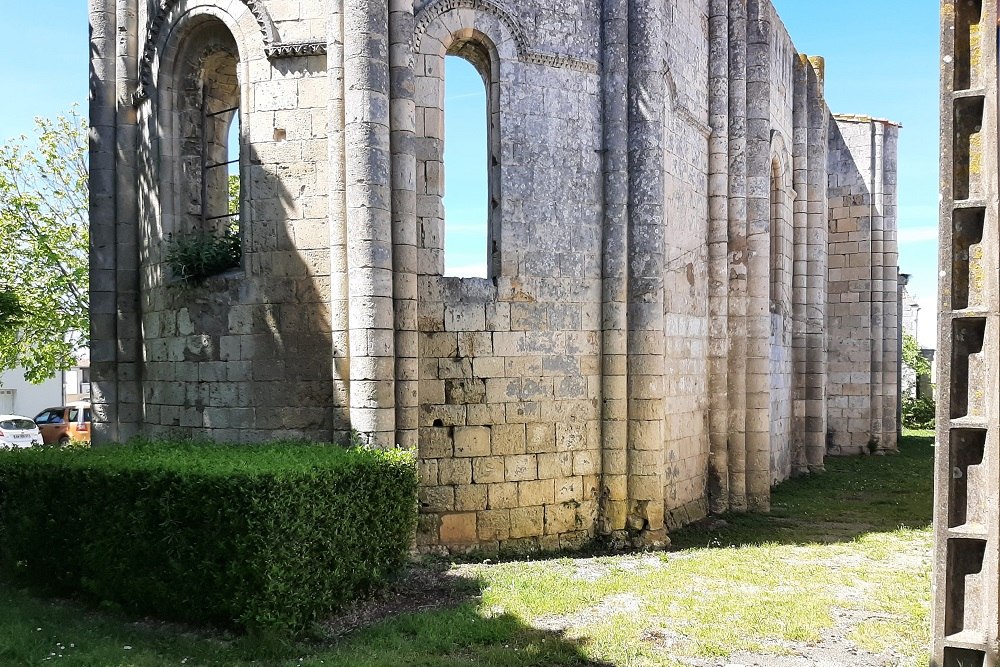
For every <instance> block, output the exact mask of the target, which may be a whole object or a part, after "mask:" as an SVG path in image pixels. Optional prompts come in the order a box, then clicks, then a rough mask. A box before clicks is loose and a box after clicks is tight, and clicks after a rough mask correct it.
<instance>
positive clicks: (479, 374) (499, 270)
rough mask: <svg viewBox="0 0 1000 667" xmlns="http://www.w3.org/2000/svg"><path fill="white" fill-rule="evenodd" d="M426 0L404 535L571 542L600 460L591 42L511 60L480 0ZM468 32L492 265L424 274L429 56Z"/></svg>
mask: <svg viewBox="0 0 1000 667" xmlns="http://www.w3.org/2000/svg"><path fill="white" fill-rule="evenodd" d="M443 7H444V6H443V5H440V4H439V5H434V6H432V7H430V8H428V9H426V13H425V14H421V15H420V17H419V19H418V35H419V45H418V47H417V56H416V58H417V60H416V69H417V74H416V77H415V99H416V117H417V123H416V169H417V197H416V212H417V227H418V230H419V232H418V237H419V241H418V244H417V253H418V257H419V262H418V267H419V268H418V271H417V297H418V303H419V306H418V328H419V355H418V356H419V377H420V380H419V382H420V384H419V406H420V407H419V417H418V419H419V452H420V459H421V475H422V480H423V488H422V490H421V511H422V512H423V514H422V518H421V522H420V529H419V535H418V543H419V544H422V545H433V544H448V545H454V546H461V545H477V544H478V545H484V546H489V545H490V544H492V545H494V546H495V545H497V544H499V543H501V542H502V543H505V544H506V545H508V546H509V547H510V548H514V549H524V550H526V551H530V550H536V549H538V548H543V549H557V548H571V547H573V546H578V545H580V544H582V543H583V542H584V541H586V540H588V539H590V538H592V537H593V535H594V526H595V519H596V513H597V490H598V487H599V481H598V474H599V472H600V463H601V461H600V444H601V443H600V422H599V418H600V411H599V403H598V398H599V396H600V393H599V392H600V356H599V354H600V304H601V268H602V267H601V255H602V253H601V224H602V220H601V201H600V199H599V197H600V192H601V188H600V179H601V156H600V146H601V127H600V124H599V122H598V120H599V118H600V103H601V99H600V96H599V92H600V81H599V79H598V77H597V74H596V63H597V57H598V54H597V44H596V41H594V40H589V41H585V42H584V43H580V44H579V45H578V47H577V49H575V51H576V52H577V53H580V54H581V55H582V56H583V57H584V58H586V59H581V60H579V61H574V62H573V63H572V65H573V66H562V67H552V66H551V65H547V64H535V63H531V62H524V61H523V60H522V59H521V58H520V56H519V54H518V52H517V50H516V49H515V37H516V35H515V34H512V32H511V27H510V26H509V25H507V24H505V22H503V21H501V20H500V19H499V18H498V17H497V16H496V15H495V14H492V13H490V12H488V11H486V10H485V7H483V6H476V5H475V3H473V6H471V7H470V6H463V7H461V8H457V9H444V10H443V11H442V9H443ZM565 9H566V10H567V11H568V12H570V13H571V14H574V15H576V16H578V17H579V18H578V20H580V21H583V25H582V27H581V28H579V30H581V32H580V33H577V32H576V30H577V29H576V28H575V29H574V31H573V32H572V33H566V37H567V39H568V40H570V41H571V42H572V40H573V39H575V38H578V37H579V35H581V34H583V35H596V34H598V33H599V25H598V24H597V14H596V11H595V8H594V7H587V6H586V5H585V4H581V5H580V6H579V7H577V8H569V7H566V8H565ZM525 11H527V12H529V13H536V12H537V13H538V15H539V17H544V16H547V15H548V12H547V10H546V9H545V8H543V7H527V6H526V7H525ZM539 20H541V21H542V23H543V24H544V23H545V21H544V20H543V19H541V18H540V19H539ZM572 25H574V26H576V23H575V22H574V23H573V24H572ZM473 27H474V30H475V34H473V35H470V34H468V33H467V32H463V31H465V30H467V29H471V28H473ZM563 31H564V32H565V29H563ZM547 34H548V33H547ZM470 37H471V38H473V39H470ZM549 38H551V35H549ZM464 41H469V42H470V43H469V44H465V43H464ZM476 46H478V47H482V48H483V49H484V51H485V54H484V55H485V57H484V58H483V60H484V61H485V62H484V63H483V64H482V65H481V72H484V71H485V74H486V78H487V80H489V81H490V88H489V95H490V96H491V97H492V98H493V105H492V107H493V110H494V111H493V113H491V132H490V134H491V136H490V144H491V146H490V150H491V153H492V154H493V155H494V156H495V158H496V159H497V161H498V162H499V163H500V164H502V165H503V169H502V170H498V172H494V174H493V175H491V177H494V178H496V182H495V185H494V188H493V192H492V200H493V206H494V210H493V211H492V212H491V218H492V220H491V225H495V227H494V229H493V233H492V234H491V237H492V246H491V249H492V252H491V256H490V257H489V261H490V264H491V266H490V268H491V275H493V276H494V278H493V279H481V278H454V277H443V276H442V274H443V272H444V250H443V242H444V227H445V226H446V225H447V224H448V219H447V217H448V216H447V211H445V210H444V208H443V203H442V197H443V194H444V192H443V190H444V187H443V186H444V171H445V169H446V166H445V165H444V164H443V159H442V155H443V150H444V146H443V140H444V136H443V129H444V128H443V122H444V121H443V111H444V110H443V86H444V84H445V82H444V81H443V74H444V58H445V55H446V54H447V53H449V52H452V53H454V52H456V51H460V50H462V49H471V48H474V47H476ZM474 62H476V61H474ZM477 64H478V63H477ZM501 82H503V85H501ZM501 222H502V224H500V223H501Z"/></svg>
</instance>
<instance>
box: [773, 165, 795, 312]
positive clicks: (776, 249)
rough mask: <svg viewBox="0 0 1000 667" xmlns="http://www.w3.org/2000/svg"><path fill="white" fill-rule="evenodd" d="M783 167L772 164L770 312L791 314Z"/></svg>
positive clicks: (790, 261) (790, 244)
mask: <svg viewBox="0 0 1000 667" xmlns="http://www.w3.org/2000/svg"><path fill="white" fill-rule="evenodd" d="M789 209H790V207H789V203H788V201H787V193H786V192H785V188H784V184H783V182H782V173H781V164H780V163H779V162H778V160H776V159H775V160H773V161H772V162H771V291H770V294H771V312H772V313H779V312H780V313H782V314H789V313H788V311H789V310H790V308H791V301H792V299H791V296H792V265H793V262H794V257H793V253H794V248H793V240H792V235H791V223H790V210H789Z"/></svg>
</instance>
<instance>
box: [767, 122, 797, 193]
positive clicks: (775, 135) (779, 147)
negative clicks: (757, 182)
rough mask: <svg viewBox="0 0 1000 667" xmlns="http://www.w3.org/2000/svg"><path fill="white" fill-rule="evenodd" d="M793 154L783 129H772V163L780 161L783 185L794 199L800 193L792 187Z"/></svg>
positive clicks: (779, 167)
mask: <svg viewBox="0 0 1000 667" xmlns="http://www.w3.org/2000/svg"><path fill="white" fill-rule="evenodd" d="M791 158H792V154H791V152H790V151H789V150H788V142H787V141H786V140H785V135H784V134H782V133H781V130H771V153H770V160H769V162H770V163H774V162H777V163H778V172H779V173H780V174H781V187H782V188H784V189H785V192H787V193H788V194H789V196H790V197H791V199H792V201H795V200H796V199H797V198H798V193H796V192H795V190H794V189H793V188H792V159H791Z"/></svg>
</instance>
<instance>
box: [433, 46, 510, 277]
mask: <svg viewBox="0 0 1000 667" xmlns="http://www.w3.org/2000/svg"><path fill="white" fill-rule="evenodd" d="M493 71H494V67H493V66H492V64H491V58H490V53H489V51H488V50H487V49H486V48H484V46H483V45H482V44H480V43H478V42H476V41H473V40H458V41H456V42H455V43H454V44H453V45H452V46H451V48H450V49H449V50H448V55H447V56H446V57H445V82H446V85H445V89H444V110H443V111H444V113H443V115H444V156H443V157H444V159H443V162H444V165H443V171H444V175H443V178H444V200H443V203H444V210H445V224H444V275H446V276H457V277H481V278H486V277H490V276H493V275H496V273H497V269H498V266H497V264H498V262H499V233H498V230H497V229H496V228H495V226H496V222H495V221H496V219H497V212H498V209H499V200H498V197H497V196H496V194H495V193H496V191H497V189H496V187H495V184H496V169H497V166H498V159H497V155H496V152H495V151H494V150H493V142H494V137H495V136H496V133H495V131H494V128H495V127H496V124H497V116H495V115H494V114H495V113H496V112H495V110H496V104H495V103H494V102H493V100H492V99H491V97H492V95H493V94H494V92H495V85H494V82H493V78H492V72H493ZM425 122H426V120H425ZM484 251H485V252H484Z"/></svg>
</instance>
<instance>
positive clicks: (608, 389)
mask: <svg viewBox="0 0 1000 667" xmlns="http://www.w3.org/2000/svg"><path fill="white" fill-rule="evenodd" d="M602 10H603V12H604V15H603V17H602V21H603V23H604V48H603V49H602V52H603V54H604V70H603V79H602V84H603V102H604V230H603V233H604V242H603V250H604V256H603V262H604V267H603V280H602V292H603V294H602V302H603V303H602V313H601V327H602V345H601V354H602V358H601V361H602V364H601V365H602V368H601V398H602V403H601V447H602V455H601V506H600V507H601V509H600V518H599V521H598V530H599V531H600V532H601V533H602V534H604V535H614V534H616V533H620V532H622V531H624V529H625V519H626V516H627V514H628V462H627V455H626V446H625V443H626V442H627V441H628V403H627V392H628V380H627V376H626V366H627V358H628V355H627V353H628V337H627V335H626V333H625V332H626V329H627V328H628V317H627V309H626V304H625V291H626V286H627V284H628V274H627V266H626V262H625V258H626V256H627V253H628V209H627V206H628V185H629V184H628V104H627V102H626V98H627V96H628V48H627V46H628V0H606V1H605V2H604V3H602Z"/></svg>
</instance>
